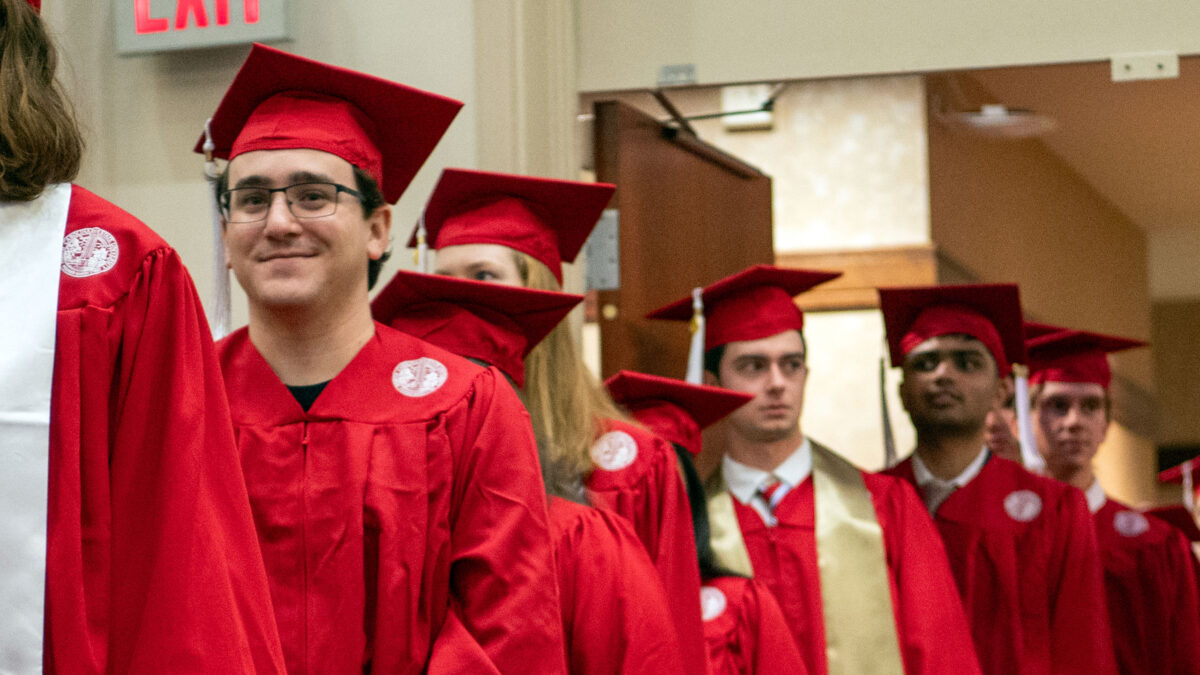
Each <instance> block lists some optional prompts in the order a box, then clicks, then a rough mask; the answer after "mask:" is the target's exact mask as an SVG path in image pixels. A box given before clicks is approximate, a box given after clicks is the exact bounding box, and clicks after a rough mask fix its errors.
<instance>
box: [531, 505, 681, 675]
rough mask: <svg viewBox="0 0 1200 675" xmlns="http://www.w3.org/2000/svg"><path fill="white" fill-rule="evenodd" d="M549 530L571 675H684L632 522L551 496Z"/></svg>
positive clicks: (660, 597)
mask: <svg viewBox="0 0 1200 675" xmlns="http://www.w3.org/2000/svg"><path fill="white" fill-rule="evenodd" d="M550 532H551V536H552V537H553V540H554V557H555V560H556V562H557V564H558V592H559V600H560V602H561V604H562V622H563V634H564V635H565V636H566V642H567V664H568V666H569V671H570V672H571V674H572V675H605V674H607V675H620V674H623V673H628V674H635V673H646V674H647V675H649V674H651V673H653V674H655V675H657V674H659V673H683V672H686V671H684V669H683V663H682V655H681V652H680V650H679V638H678V637H677V636H676V635H675V626H674V624H673V623H672V619H671V615H670V612H669V611H668V607H667V598H666V595H665V594H664V593H663V589H662V583H661V582H660V581H659V580H658V575H657V574H656V573H655V571H654V564H653V563H651V562H650V557H649V556H647V555H646V550H645V549H644V548H642V543H641V542H640V541H638V539H637V535H635V534H634V533H633V528H631V527H630V526H629V523H628V522H627V521H626V520H625V519H624V518H622V517H621V516H618V515H616V514H613V513H609V512H607V511H604V510H602V509H594V508H591V507H588V506H583V505H581V504H576V503H574V502H569V501H567V500H565V499H560V498H558V497H551V499H550Z"/></svg>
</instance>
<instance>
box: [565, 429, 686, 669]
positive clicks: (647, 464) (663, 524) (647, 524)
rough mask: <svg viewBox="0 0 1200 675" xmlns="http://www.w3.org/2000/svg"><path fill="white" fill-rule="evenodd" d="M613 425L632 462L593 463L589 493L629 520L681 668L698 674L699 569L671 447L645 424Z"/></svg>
mask: <svg viewBox="0 0 1200 675" xmlns="http://www.w3.org/2000/svg"><path fill="white" fill-rule="evenodd" d="M610 424H613V425H616V423H615V422H612V423H610ZM615 428H617V429H618V430H619V431H626V432H627V433H629V434H630V435H631V436H632V437H633V438H634V439H635V440H636V442H637V446H638V449H637V455H638V459H637V462H636V463H635V464H634V465H633V466H631V467H629V468H626V469H621V470H618V471H611V472H610V471H605V470H604V469H602V468H596V469H595V470H594V471H593V472H592V474H591V475H590V476H589V477H588V481H587V487H588V489H589V495H590V496H591V498H592V499H593V502H594V503H595V504H596V505H597V506H601V507H603V508H607V509H609V510H611V511H613V512H614V513H617V514H619V515H621V516H623V517H625V518H626V519H627V520H628V521H629V522H630V524H632V525H633V529H634V531H635V532H636V533H637V536H638V539H640V540H641V542H642V544H643V545H644V546H645V547H646V552H647V553H649V555H650V560H651V561H652V562H653V563H654V567H655V569H657V570H658V576H659V578H660V579H661V580H662V583H663V589H664V590H665V591H666V593H667V602H668V603H669V604H670V607H671V616H672V617H674V621H675V629H676V632H677V634H678V635H679V640H680V644H681V646H682V649H683V658H684V664H685V672H687V673H697V674H700V675H703V674H704V673H706V672H708V670H707V668H708V667H707V658H706V657H705V648H704V628H703V625H702V623H701V620H700V603H699V601H698V600H697V598H699V597H700V568H699V565H698V563H697V559H696V538H695V535H694V534H693V530H692V515H691V508H690V506H689V504H688V497H687V490H686V488H685V487H684V483H683V478H682V477H681V475H680V473H679V467H678V463H677V462H678V459H677V458H676V456H675V450H674V448H672V447H671V445H670V444H669V443H668V442H667V441H665V440H663V439H662V438H660V437H658V436H656V435H654V434H651V433H650V432H647V431H645V430H644V429H641V428H631V427H630V426H628V425H625V426H616V427H615ZM643 462H644V464H643ZM630 471H636V472H637V473H638V474H639V476H638V478H637V479H636V480H635V481H627V480H626V478H628V476H626V475H623V474H626V473H628V472H630Z"/></svg>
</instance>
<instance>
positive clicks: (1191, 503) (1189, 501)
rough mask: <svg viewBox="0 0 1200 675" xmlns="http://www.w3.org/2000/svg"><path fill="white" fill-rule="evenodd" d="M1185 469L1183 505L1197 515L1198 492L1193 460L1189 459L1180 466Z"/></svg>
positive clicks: (1189, 511)
mask: <svg viewBox="0 0 1200 675" xmlns="http://www.w3.org/2000/svg"><path fill="white" fill-rule="evenodd" d="M1179 468H1180V469H1182V470H1183V506H1184V508H1186V509H1187V510H1188V513H1190V514H1192V517H1193V518H1195V517H1196V493H1195V485H1194V484H1193V482H1192V460H1190V459H1189V460H1188V461H1186V462H1184V463H1183V465H1182V466H1180V467H1179Z"/></svg>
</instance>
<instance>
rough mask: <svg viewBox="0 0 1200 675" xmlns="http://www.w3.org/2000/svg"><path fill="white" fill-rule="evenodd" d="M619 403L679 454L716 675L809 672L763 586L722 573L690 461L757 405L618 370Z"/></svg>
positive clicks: (615, 390) (613, 391)
mask: <svg viewBox="0 0 1200 675" xmlns="http://www.w3.org/2000/svg"><path fill="white" fill-rule="evenodd" d="M604 386H605V388H606V389H608V393H609V394H610V395H611V396H612V397H613V400H614V401H616V402H617V404H619V405H621V406H622V407H624V408H625V409H626V410H628V411H629V413H630V414H631V415H633V418H634V419H636V420H637V421H639V422H641V423H642V424H644V425H646V428H648V429H650V430H651V431H653V432H654V433H656V434H658V435H659V436H661V437H663V438H665V439H667V440H668V441H670V442H671V445H674V446H675V450H676V452H677V453H678V454H679V455H680V466H682V467H683V468H684V471H685V475H686V477H687V483H688V498H689V500H690V501H691V503H692V528H693V529H694V530H695V532H696V555H697V558H698V562H699V564H700V581H701V584H702V585H701V586H700V612H701V618H702V619H703V620H704V642H705V645H706V646H707V648H708V664H709V668H710V669H711V672H712V674H713V675H769V674H773V673H778V674H779V675H802V674H803V673H806V672H808V671H807V670H806V669H805V667H804V659H803V658H801V656H800V650H799V648H797V647H796V642H795V640H793V639H792V633H791V631H790V630H789V629H788V625H787V621H786V620H785V619H784V618H783V610H781V609H780V608H779V603H778V602H776V600H775V597H774V596H773V595H771V591H769V590H768V589H767V587H766V585H765V584H764V583H763V582H762V581H759V580H757V579H751V578H749V577H744V576H740V575H737V574H734V573H732V572H730V571H729V570H726V569H723V568H722V567H721V566H720V565H719V564H718V563H717V561H716V556H715V554H714V553H713V550H712V544H711V542H710V541H709V525H708V511H707V507H706V506H705V499H704V486H703V484H702V483H701V482H700V477H699V475H697V473H696V468H695V465H694V464H693V462H692V458H693V457H695V456H697V455H699V454H700V450H701V435H700V432H701V431H702V430H703V429H705V428H706V427H708V426H709V425H711V424H713V423H714V422H716V421H718V420H720V419H721V418H723V417H725V416H727V415H728V414H729V413H731V412H733V411H734V410H737V409H738V408H740V407H742V406H743V405H745V404H746V403H748V402H750V401H751V400H753V398H754V396H753V395H751V394H746V393H743V392H740V391H731V390H729V389H721V388H720V387H710V386H707V385H703V384H691V383H689V382H684V381H683V380H675V379H672V378H668V377H659V376H657V375H647V374H644V373H635V372H632V371H628V370H622V371H618V372H617V373H616V374H615V375H613V376H612V377H610V378H608V379H607V380H605V381H604Z"/></svg>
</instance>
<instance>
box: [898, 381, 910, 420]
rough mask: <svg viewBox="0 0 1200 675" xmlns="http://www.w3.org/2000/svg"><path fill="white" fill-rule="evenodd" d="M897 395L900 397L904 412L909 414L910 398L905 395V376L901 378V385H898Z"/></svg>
mask: <svg viewBox="0 0 1200 675" xmlns="http://www.w3.org/2000/svg"><path fill="white" fill-rule="evenodd" d="M896 393H897V394H899V395H900V406H901V407H902V408H904V412H908V410H909V408H908V396H907V395H906V394H905V387H904V376H903V375H901V376H900V383H899V384H897V385H896Z"/></svg>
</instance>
